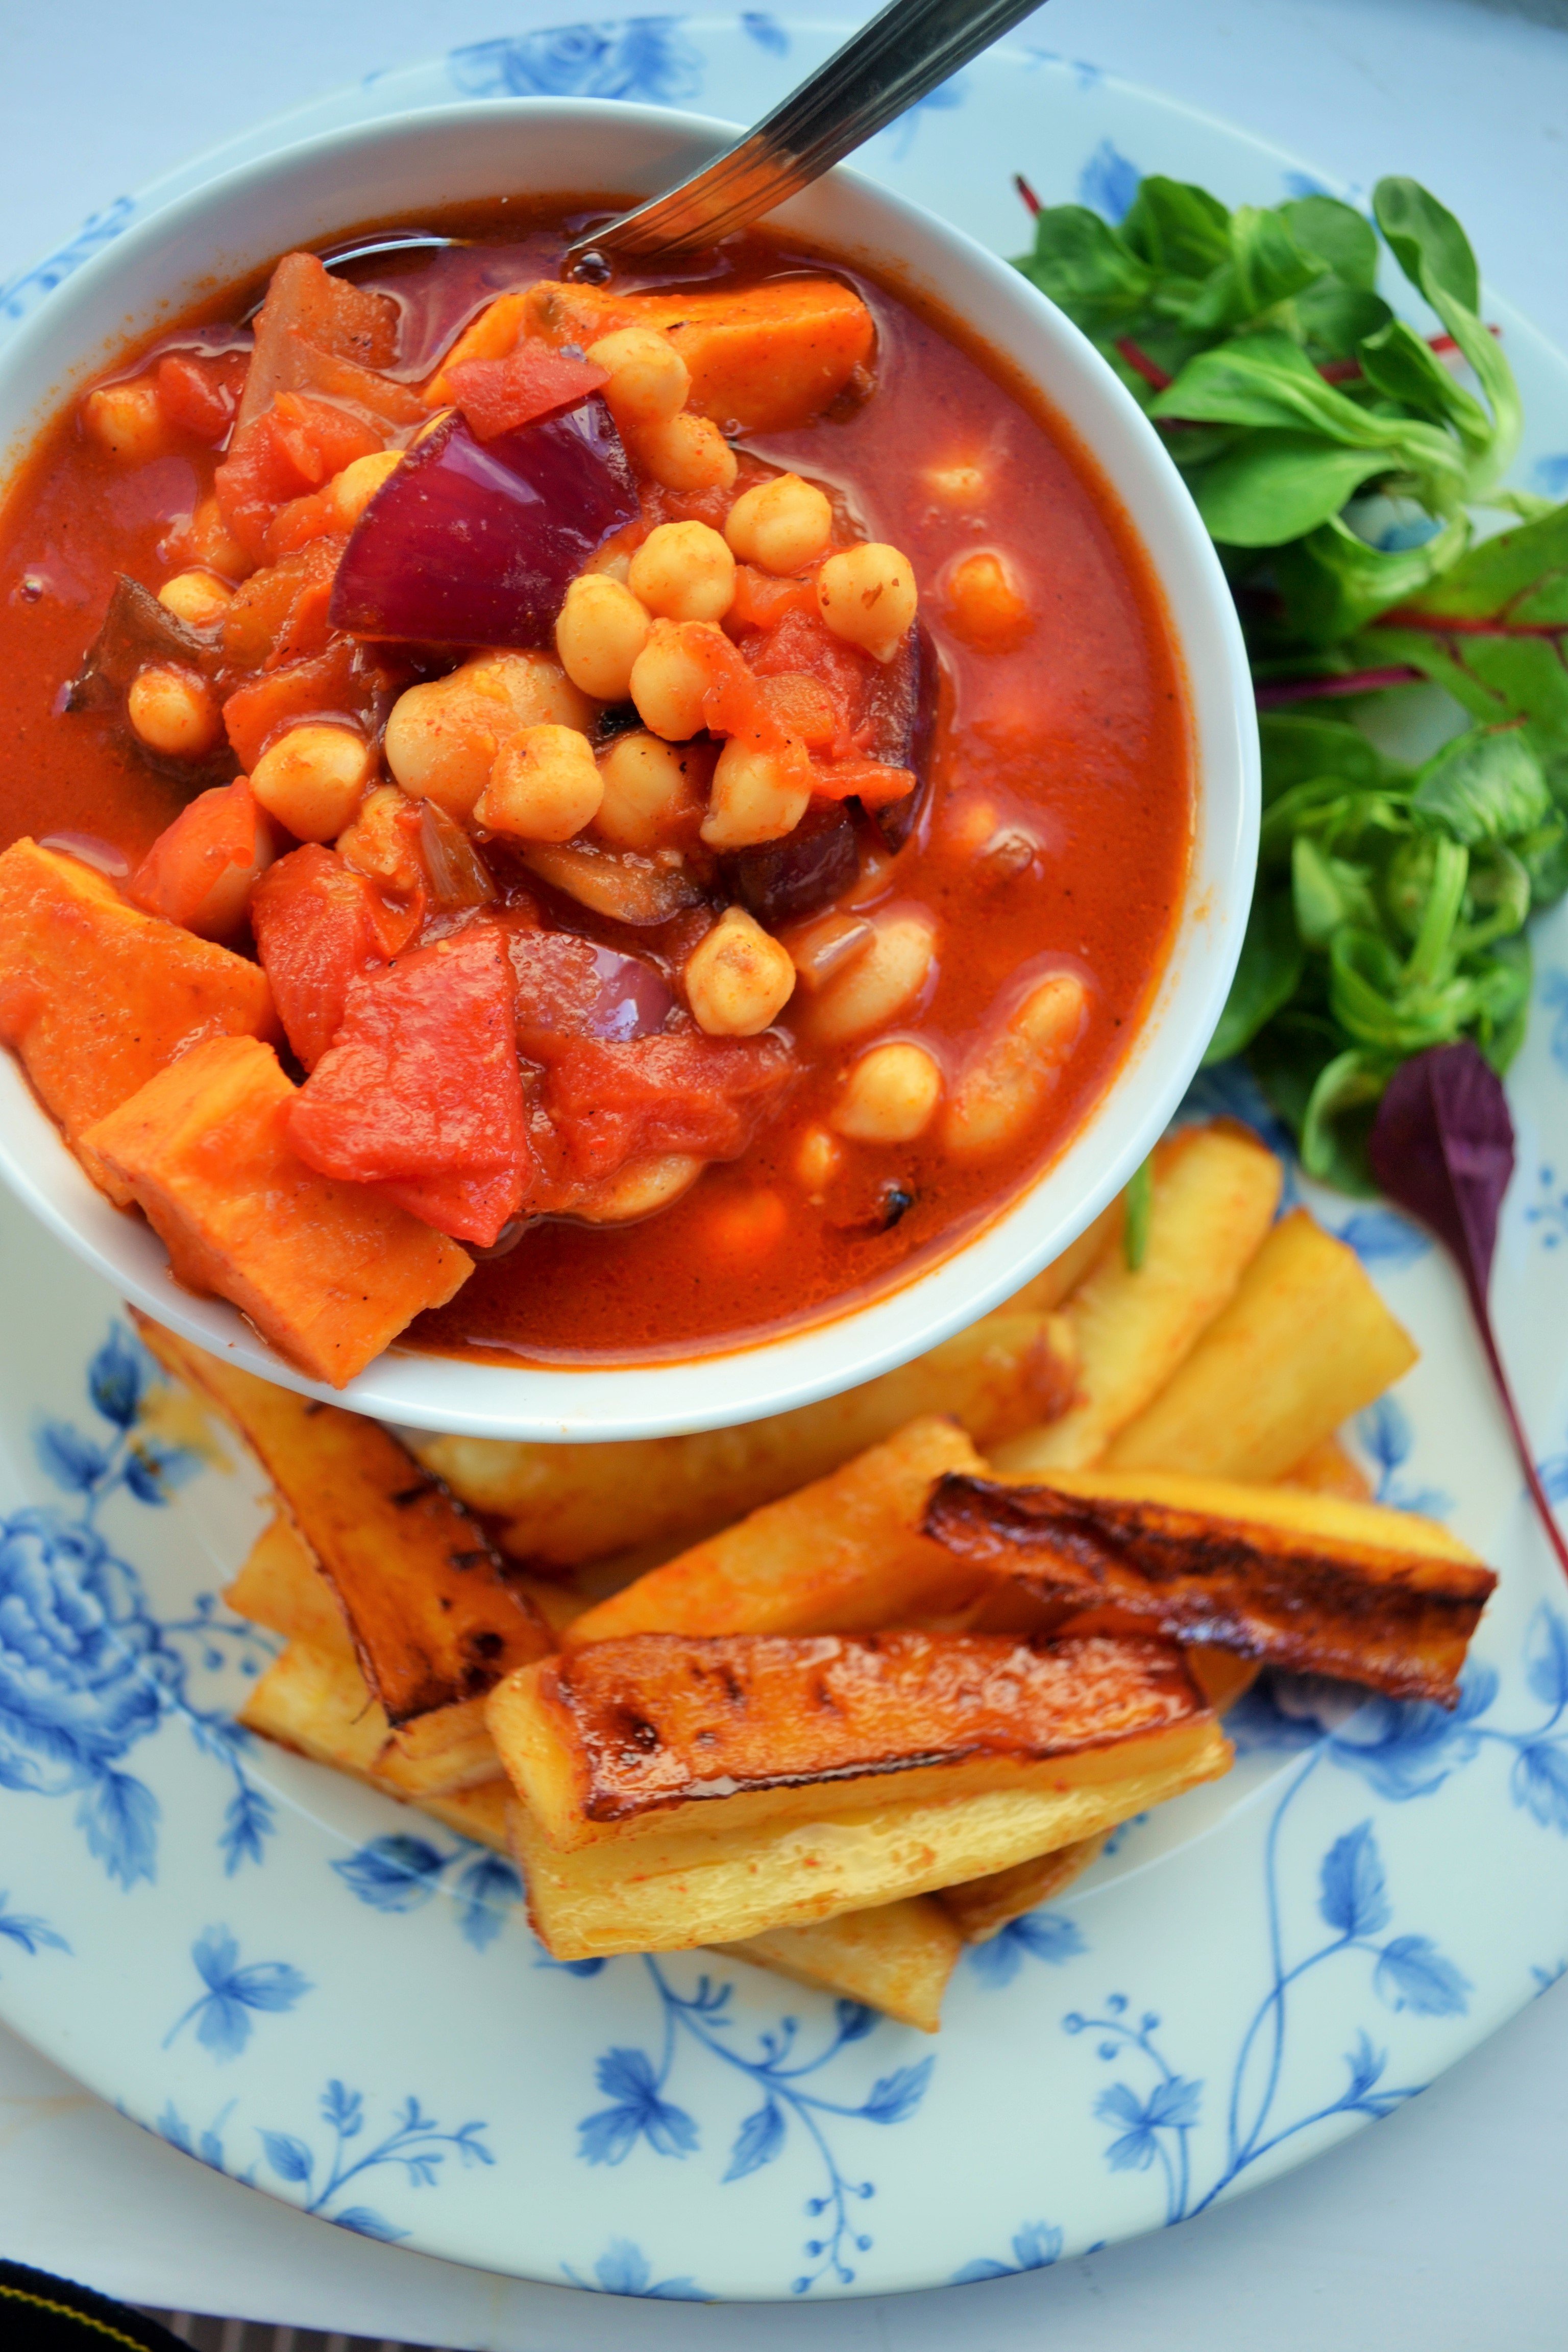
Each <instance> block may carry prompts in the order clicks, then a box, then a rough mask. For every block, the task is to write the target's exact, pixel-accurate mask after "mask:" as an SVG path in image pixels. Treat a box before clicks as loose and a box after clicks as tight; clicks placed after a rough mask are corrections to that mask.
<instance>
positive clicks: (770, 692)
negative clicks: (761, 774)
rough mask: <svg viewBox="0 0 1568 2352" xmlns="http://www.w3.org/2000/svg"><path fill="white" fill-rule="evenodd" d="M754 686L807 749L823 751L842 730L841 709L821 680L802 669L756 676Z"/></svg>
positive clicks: (782, 724) (783, 725)
mask: <svg viewBox="0 0 1568 2352" xmlns="http://www.w3.org/2000/svg"><path fill="white" fill-rule="evenodd" d="M757 690H758V692H759V694H760V695H761V696H762V698H763V701H764V702H765V703H766V705H767V707H768V709H770V710H771V711H772V712H773V716H774V717H775V718H776V719H777V720H778V722H779V724H780V726H781V727H786V728H787V729H788V730H789V731H790V733H791V734H792V735H796V736H798V737H799V739H800V740H801V741H802V742H803V743H804V744H805V747H806V750H807V751H826V748H827V746H828V745H829V744H830V743H833V742H836V741H837V739H838V737H839V736H840V735H841V734H842V733H843V731H844V718H843V712H842V710H841V709H840V708H839V705H838V703H837V701H836V700H835V699H834V698H833V696H832V695H831V694H830V693H829V692H828V690H827V688H826V687H825V686H824V685H823V684H822V681H821V680H820V679H819V678H815V677H812V676H811V675H810V674H809V672H808V671H806V670H803V669H786V670H781V671H780V672H779V673H778V675H777V676H776V677H760V678H758V680H757Z"/></svg>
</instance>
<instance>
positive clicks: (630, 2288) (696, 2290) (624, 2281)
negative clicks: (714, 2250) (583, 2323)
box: [561, 2238, 713, 2303]
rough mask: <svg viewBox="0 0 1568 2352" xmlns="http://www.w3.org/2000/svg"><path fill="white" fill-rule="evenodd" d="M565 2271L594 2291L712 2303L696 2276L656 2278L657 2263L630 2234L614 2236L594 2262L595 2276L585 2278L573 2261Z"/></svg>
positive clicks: (652, 2299) (655, 2299) (574, 2281)
mask: <svg viewBox="0 0 1568 2352" xmlns="http://www.w3.org/2000/svg"><path fill="white" fill-rule="evenodd" d="M561 2270H562V2275H563V2277H565V2278H568V2279H570V2280H571V2282H572V2284H573V2285H574V2286H583V2287H586V2288H587V2289H588V2292H589V2293H590V2294H637V2295H642V2296H644V2297H646V2298H647V2300H648V2301H650V2302H655V2303H711V2302H712V2301H713V2297H712V2296H711V2295H710V2294H703V2292H702V2289H701V2288H700V2286H699V2285H698V2284H696V2282H695V2281H694V2280H692V2279H689V2278H667V2279H656V2278H655V2276H654V2274H653V2264H652V2263H650V2262H649V2261H648V2258H647V2255H646V2254H645V2253H644V2252H643V2250H642V2248H641V2247H640V2246H637V2245H634V2244H633V2242H632V2241H631V2240H630V2239H629V2238H612V2239H611V2240H610V2242H609V2244H608V2246H607V2247H606V2248H605V2252H603V2253H602V2254H601V2255H600V2256H599V2259H598V2261H597V2262H596V2263H595V2264H594V2275H593V2277H592V2278H584V2277H583V2276H582V2274H581V2273H579V2272H577V2271H574V2269H573V2267H572V2265H571V2263H562V2265H561Z"/></svg>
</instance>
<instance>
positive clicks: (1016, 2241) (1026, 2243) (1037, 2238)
mask: <svg viewBox="0 0 1568 2352" xmlns="http://www.w3.org/2000/svg"><path fill="white" fill-rule="evenodd" d="M1012 2253H1013V2259H1012V2261H1011V2262H1010V2263H998V2262H994V2261H992V2260H989V2259H988V2258H986V2257H984V2256H983V2257H982V2258H981V2260H980V2261H979V2262H974V2263H964V2265H963V2269H962V2270H957V2271H954V2272H953V2273H952V2279H951V2281H950V2282H949V2284H952V2285H953V2286H973V2285H974V2284H976V2282H977V2281H979V2280H981V2279H998V2278H1016V2277H1018V2276H1019V2274H1020V2273H1022V2272H1024V2271H1048V2270H1049V2269H1050V2267H1051V2265H1052V2263H1059V2262H1060V2260H1061V2258H1062V2233H1061V2231H1059V2230H1058V2229H1054V2228H1053V2227H1052V2225H1051V2224H1050V2222H1048V2221H1026V2222H1025V2223H1024V2225H1023V2227H1022V2229H1020V2230H1017V2231H1015V2232H1014V2235H1013V2246H1012Z"/></svg>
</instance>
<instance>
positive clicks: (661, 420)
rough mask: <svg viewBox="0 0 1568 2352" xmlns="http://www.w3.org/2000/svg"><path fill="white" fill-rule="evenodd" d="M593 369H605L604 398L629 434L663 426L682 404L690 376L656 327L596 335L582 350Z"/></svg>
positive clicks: (667, 340)
mask: <svg viewBox="0 0 1568 2352" xmlns="http://www.w3.org/2000/svg"><path fill="white" fill-rule="evenodd" d="M588 357H589V358H590V359H591V360H592V361H593V362H594V364H595V367H602V368H608V370H609V372H610V381H609V383H607V384H606V385H605V399H606V400H607V401H608V402H609V404H610V406H611V408H612V409H613V410H614V411H615V414H616V422H617V424H618V423H620V422H621V421H622V420H623V419H624V420H625V422H626V425H628V426H630V427H631V428H632V430H633V431H635V430H636V429H637V427H638V426H639V425H665V424H668V421H669V419H670V418H671V417H672V416H674V415H678V414H679V411H680V410H681V409H683V408H684V407H685V405H686V403H687V400H688V398H689V394H690V392H691V373H690V370H689V368H688V366H687V364H686V362H685V361H684V360H683V359H682V358H681V356H680V353H679V352H678V351H677V350H676V348H675V345H674V344H673V343H672V342H671V341H670V340H669V337H668V335H661V334H660V333H659V331H658V329H657V327H622V328H619V329H618V330H617V331H616V333H615V334H613V335H601V336H600V338H599V340H598V341H597V342H596V343H590V344H589V346H588Z"/></svg>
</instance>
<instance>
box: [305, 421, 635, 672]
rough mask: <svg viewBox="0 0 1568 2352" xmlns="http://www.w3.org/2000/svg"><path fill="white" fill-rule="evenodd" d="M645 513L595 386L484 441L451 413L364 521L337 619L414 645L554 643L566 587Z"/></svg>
mask: <svg viewBox="0 0 1568 2352" xmlns="http://www.w3.org/2000/svg"><path fill="white" fill-rule="evenodd" d="M638 511H639V509H638V506H637V491H636V488H634V486H633V481H632V472H631V467H630V466H629V465H628V464H627V462H626V451H625V450H624V449H623V447H622V446H621V441H620V436H619V435H618V434H617V433H616V428H615V425H614V424H613V422H612V421H611V417H610V412H609V410H608V409H607V408H606V407H605V403H604V401H603V400H602V399H600V398H599V397H598V396H597V395H596V394H594V395H591V396H590V397H589V398H588V399H586V400H584V401H580V402H579V403H578V404H577V405H576V407H575V408H570V409H568V410H566V412H565V413H564V415H556V416H546V417H542V418H540V419H539V421H538V422H537V423H535V424H532V425H521V426H520V428H519V429H518V431H517V432H515V433H502V434H498V435H497V436H496V437H495V439H494V440H491V441H484V442H480V441H477V440H476V439H475V438H474V436H473V435H472V434H471V433H470V432H469V430H468V426H467V425H466V424H465V423H464V422H463V419H462V418H461V417H460V416H459V415H457V413H456V412H455V411H454V412H452V413H451V414H450V415H446V416H443V417H440V418H439V419H438V420H437V423H436V424H435V425H432V426H431V427H430V429H429V430H428V431H427V432H426V434H425V436H424V437H423V439H421V440H419V441H416V443H415V445H414V446H413V447H412V448H411V449H410V450H409V452H408V454H407V456H406V457H405V459H404V461H403V463H402V465H401V466H399V467H398V468H397V470H396V472H395V474H393V475H392V477H391V478H390V479H389V480H388V481H387V482H386V484H385V485H384V488H382V489H381V490H380V491H379V492H378V493H377V495H376V496H375V497H374V499H372V500H371V502H370V505H369V506H368V507H367V508H366V509H365V510H364V513H363V515H362V516H361V518H360V520H359V521H358V523H357V524H356V525H355V526H354V530H353V535H352V537H351V538H350V540H349V543H348V545H347V547H345V548H344V550H343V554H342V562H341V563H340V564H339V565H338V570H337V577H336V579H335V580H334V581H333V583H332V602H331V621H332V625H333V627H334V628H339V629H351V630H353V633H354V634H355V635H357V636H365V637H390V638H402V639H404V640H405V641H412V642H414V643H416V644H430V645H450V646H547V645H550V644H551V643H552V641H553V636H554V630H555V618H556V614H558V613H559V612H560V610H561V605H562V601H563V598H564V596H565V593H566V589H567V585H568V583H570V582H571V581H572V580H573V579H574V578H575V576H576V574H577V573H578V572H581V571H582V570H583V568H584V565H585V564H586V562H587V561H588V558H589V557H590V556H591V555H592V554H593V553H594V552H595V549H597V548H599V547H601V546H602V545H603V543H604V541H605V540H606V539H608V538H609V537H610V536H611V534H612V533H613V532H615V531H617V530H622V529H623V528H624V527H625V525H626V524H627V523H628V522H631V521H632V520H634V519H635V518H636V516H637V513H638Z"/></svg>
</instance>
